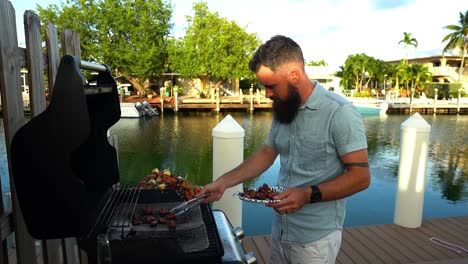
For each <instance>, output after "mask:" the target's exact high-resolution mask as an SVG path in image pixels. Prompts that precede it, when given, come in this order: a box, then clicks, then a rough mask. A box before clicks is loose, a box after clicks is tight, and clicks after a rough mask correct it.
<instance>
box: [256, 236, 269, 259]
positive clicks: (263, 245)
mask: <svg viewBox="0 0 468 264" xmlns="http://www.w3.org/2000/svg"><path fill="white" fill-rule="evenodd" d="M268 240H269V238H268ZM253 241H254V243H255V245H256V246H257V248H258V250H259V251H260V252H264V253H263V254H262V258H263V261H264V262H265V263H268V262H269V261H270V243H269V242H268V241H267V238H266V237H265V236H254V237H253Z"/></svg>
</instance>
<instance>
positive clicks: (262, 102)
mask: <svg viewBox="0 0 468 264" xmlns="http://www.w3.org/2000/svg"><path fill="white" fill-rule="evenodd" d="M349 99H350V101H351V102H353V103H354V104H356V105H358V106H359V105H362V106H365V107H374V108H376V107H379V105H381V104H382V103H386V106H385V107H386V109H387V111H386V113H387V114H410V113H415V112H418V113H420V114H434V113H435V114H461V115H467V114H468V101H467V100H464V102H463V103H462V104H460V105H458V104H456V103H454V102H447V101H444V100H438V101H437V103H436V105H435V106H434V104H433V103H419V102H416V103H414V104H410V103H408V102H406V101H407V100H400V101H397V102H393V101H388V102H387V101H385V100H375V99H365V98H364V99H359V100H357V99H355V98H354V99H352V98H349ZM141 101H147V102H148V103H149V104H150V105H151V106H152V107H153V108H157V109H161V98H160V97H153V98H151V99H147V98H140V97H138V96H136V95H132V96H128V97H126V98H125V99H123V101H122V102H124V103H136V102H141ZM465 101H466V102H465ZM271 107H272V101H271V100H270V99H268V98H264V97H260V98H259V97H255V98H254V99H253V100H252V102H250V99H249V97H244V98H243V99H242V100H239V99H238V97H232V96H223V97H221V98H220V102H219V109H229V110H246V111H254V110H268V109H271ZM387 107H388V108H387ZM175 108H176V104H175V102H174V98H172V97H164V98H163V109H167V110H169V111H174V110H175ZM216 108H217V103H216V101H215V100H213V99H207V98H194V97H191V98H190V97H189V98H187V97H186V98H184V97H181V98H179V99H178V103H177V109H178V110H208V111H209V110H215V109H216Z"/></svg>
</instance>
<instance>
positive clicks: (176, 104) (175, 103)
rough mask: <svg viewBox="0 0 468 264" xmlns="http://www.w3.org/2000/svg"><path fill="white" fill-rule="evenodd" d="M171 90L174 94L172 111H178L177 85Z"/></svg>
mask: <svg viewBox="0 0 468 264" xmlns="http://www.w3.org/2000/svg"><path fill="white" fill-rule="evenodd" d="M172 91H173V94H174V112H177V111H179V101H178V95H179V91H178V89H177V87H174V88H173V90H172Z"/></svg>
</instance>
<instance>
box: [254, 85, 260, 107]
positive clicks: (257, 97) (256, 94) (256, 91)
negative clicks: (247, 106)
mask: <svg viewBox="0 0 468 264" xmlns="http://www.w3.org/2000/svg"><path fill="white" fill-rule="evenodd" d="M255 99H256V100H257V104H260V103H261V100H260V90H258V88H257V90H255Z"/></svg>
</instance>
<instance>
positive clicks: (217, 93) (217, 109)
mask: <svg viewBox="0 0 468 264" xmlns="http://www.w3.org/2000/svg"><path fill="white" fill-rule="evenodd" d="M219 101H220V99H219V87H216V109H215V111H216V112H219V110H220V109H219Z"/></svg>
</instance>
